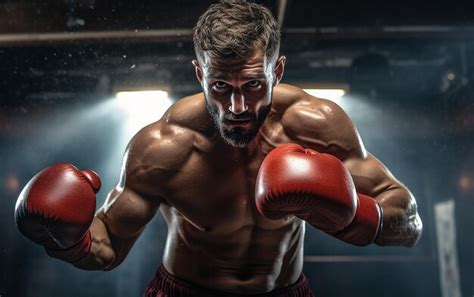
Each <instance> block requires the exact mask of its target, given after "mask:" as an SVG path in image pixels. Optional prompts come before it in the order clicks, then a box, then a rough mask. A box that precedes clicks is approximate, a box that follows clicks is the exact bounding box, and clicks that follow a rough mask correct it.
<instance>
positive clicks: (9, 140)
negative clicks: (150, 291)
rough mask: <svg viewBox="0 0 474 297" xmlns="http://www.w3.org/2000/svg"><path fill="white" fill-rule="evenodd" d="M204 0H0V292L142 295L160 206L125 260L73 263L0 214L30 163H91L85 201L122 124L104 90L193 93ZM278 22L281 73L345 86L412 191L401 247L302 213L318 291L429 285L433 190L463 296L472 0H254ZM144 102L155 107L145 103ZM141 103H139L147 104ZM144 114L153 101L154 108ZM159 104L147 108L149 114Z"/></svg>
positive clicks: (404, 290)
mask: <svg viewBox="0 0 474 297" xmlns="http://www.w3.org/2000/svg"><path fill="white" fill-rule="evenodd" d="M213 2H214V1H192V0H187V1H151V0H150V1H145V0H141V1H122V0H120V1H100V0H76V1H73V0H70V1H52V0H47V1H36V0H24V1H23V0H22V1H5V0H3V1H0V69H1V71H0V166H1V168H2V170H1V171H0V190H1V192H0V193H1V195H0V203H1V204H0V206H1V207H0V231H1V236H0V238H1V239H0V296H1V297H10V296H71V297H72V296H140V295H141V294H142V293H143V288H144V287H145V286H146V284H147V282H148V281H149V280H150V279H151V278H152V276H153V273H154V270H155V269H156V267H157V266H158V265H159V263H160V261H161V257H162V251H163V246H164V240H165V238H166V227H165V224H164V221H163V219H162V218H161V216H160V215H158V216H157V217H156V218H155V219H154V220H153V221H152V222H151V223H150V224H149V225H148V227H147V229H146V231H145V232H144V234H143V235H142V236H141V238H140V239H139V240H138V242H137V243H136V244H135V246H134V248H133V249H132V251H131V253H130V254H129V256H128V258H127V259H126V260H125V261H124V263H123V264H122V265H121V266H119V267H118V268H116V269H115V270H113V271H110V272H90V271H81V270H78V269H76V268H74V267H73V266H71V265H69V264H67V263H63V262H60V261H58V260H56V259H51V258H49V257H47V255H46V254H45V253H44V251H43V250H42V248H41V247H40V246H37V245H35V244H33V243H32V242H30V241H28V240H27V239H26V238H24V237H23V236H21V234H20V233H19V231H18V230H17V228H16V226H15V223H14V220H13V210H14V206H15V201H16V198H17V197H18V194H19V193H20V191H21V188H22V187H23V186H24V185H25V184H26V182H27V181H28V180H29V179H30V178H31V177H32V176H33V175H34V174H35V173H36V172H38V171H39V170H41V169H42V168H44V167H45V166H48V165H49V164H52V163H56V162H71V163H73V164H75V165H76V166H78V167H80V168H91V169H93V170H95V171H97V172H98V173H99V174H100V175H101V177H102V181H103V190H102V191H101V192H100V193H99V194H98V205H101V204H102V203H103V201H104V199H105V194H106V192H107V191H108V190H109V189H111V188H112V187H113V186H114V185H115V183H116V181H117V180H118V174H119V171H120V164H121V157H122V154H123V151H124V148H125V145H126V143H127V141H128V140H129V138H130V137H131V136H132V134H131V132H130V130H129V129H127V127H126V124H125V122H126V118H127V117H128V116H129V115H128V114H127V111H124V110H123V109H119V108H117V107H116V106H115V105H114V104H113V102H114V101H113V100H114V99H113V98H114V96H115V93H116V91H118V90H125V89H140V88H145V89H146V88H151V87H153V88H162V87H165V88H166V89H167V90H168V91H169V95H170V98H171V99H172V100H178V99H179V98H181V97H182V96H185V95H189V94H192V93H195V92H199V91H200V89H199V87H200V86H199V85H198V84H197V82H196V80H195V77H194V73H193V69H192V65H191V63H190V61H191V60H192V59H193V57H194V52H193V47H192V40H191V29H192V27H193V25H194V23H195V22H196V20H197V18H198V16H199V15H200V14H201V13H202V12H204V10H205V9H206V8H207V7H208V5H209V4H210V3H213ZM257 2H259V3H263V4H264V5H266V6H267V7H270V8H271V9H272V11H273V12H274V13H275V15H276V16H277V18H278V20H279V22H280V24H281V25H282V32H283V34H282V48H281V53H282V54H284V55H286V56H287V68H286V72H285V77H284V79H283V82H285V83H292V84H296V85H299V86H302V87H316V86H320V87H321V86H322V87H330V86H333V87H337V86H345V87H348V88H349V89H350V92H349V94H348V95H347V96H345V97H344V98H343V99H342V101H341V103H340V104H341V106H342V107H343V108H344V109H345V110H346V112H347V113H348V114H349V115H350V116H351V118H352V119H353V121H354V122H355V124H356V125H357V127H358V129H359V132H360V134H361V136H362V138H363V139H364V142H365V145H366V147H367V149H368V150H369V151H370V152H372V153H373V154H375V155H376V156H377V157H378V158H379V159H381V160H382V161H383V162H384V163H385V164H386V165H387V167H388V168H390V170H391V171H392V173H393V174H394V175H395V176H396V177H398V178H399V179H400V180H401V181H402V182H404V183H405V184H406V185H407V186H408V187H409V188H410V190H411V191H412V192H413V194H414V195H415V197H416V198H417V202H418V207H419V213H420V215H421V218H422V220H423V223H424V232H423V235H422V237H421V239H420V241H419V242H418V244H417V245H416V246H415V247H413V248H402V247H378V246H375V245H374V246H369V247H364V248H360V247H354V246H351V245H348V244H345V243H343V242H340V241H338V240H336V239H333V238H331V237H329V236H327V235H325V234H323V233H321V232H319V231H317V230H314V229H312V228H307V235H306V245H305V255H306V258H305V267H304V270H305V273H306V275H307V276H308V278H309V279H310V281H311V286H312V288H313V290H314V291H315V292H316V294H317V295H318V296H326V297H336V296H406V297H411V296H413V297H414V296H422V297H434V296H441V288H440V286H441V285H440V281H439V262H438V247H437V237H436V231H435V217H434V205H435V204H436V203H439V202H443V201H447V200H453V201H454V202H455V204H456V210H455V215H456V217H455V222H456V228H457V233H456V236H457V256H458V262H459V272H460V279H461V287H462V294H463V296H464V297H470V296H473V295H474V282H473V281H474V257H473V252H472V251H474V236H473V231H472V228H473V227H472V226H473V215H474V146H473V132H474V114H473V112H474V101H473V99H474V98H473V97H474V81H473V79H474V77H473V70H474V69H473V67H474V55H473V54H474V39H473V36H474V9H473V7H471V5H470V3H469V2H468V1H465V2H463V1H458V2H453V1H449V2H448V1H446V2H443V1H441V2H431V1H430V2H428V1H425V2H413V1H412V2H410V3H408V2H407V3H404V2H400V1H384V2H382V1H379V2H373V3H371V2H364V3H359V2H356V1H257ZM151 111H152V112H153V110H151ZM148 112H150V110H148ZM152 116H153V113H152ZM159 117H160V113H159V112H158V111H157V112H156V116H155V119H159Z"/></svg>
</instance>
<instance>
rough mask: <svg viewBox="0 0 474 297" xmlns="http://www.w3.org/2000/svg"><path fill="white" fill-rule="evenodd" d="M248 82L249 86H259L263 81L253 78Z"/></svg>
mask: <svg viewBox="0 0 474 297" xmlns="http://www.w3.org/2000/svg"><path fill="white" fill-rule="evenodd" d="M247 84H248V86H249V87H252V88H255V87H259V86H260V84H261V83H260V81H259V80H251V81H249V82H248V83H247Z"/></svg>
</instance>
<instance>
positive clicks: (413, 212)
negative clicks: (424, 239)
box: [375, 186, 423, 247]
mask: <svg viewBox="0 0 474 297" xmlns="http://www.w3.org/2000/svg"><path fill="white" fill-rule="evenodd" d="M376 199H377V202H378V203H379V205H380V206H381V207H382V209H383V214H384V215H383V228H382V230H381V232H380V234H379V236H378V237H377V239H376V241H375V243H376V244H377V245H381V246H384V245H402V246H407V247H411V246H414V245H415V244H416V243H417V241H418V239H419V238H420V236H421V233H422V230H423V223H422V221H421V219H420V216H419V215H418V212H417V206H416V201H415V198H414V197H413V195H412V194H411V193H410V192H409V191H408V190H407V189H406V188H404V187H403V186H397V187H392V188H390V189H387V190H386V191H384V192H383V193H381V194H380V195H378V196H377V197H376Z"/></svg>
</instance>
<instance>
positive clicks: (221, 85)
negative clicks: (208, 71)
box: [214, 81, 228, 89]
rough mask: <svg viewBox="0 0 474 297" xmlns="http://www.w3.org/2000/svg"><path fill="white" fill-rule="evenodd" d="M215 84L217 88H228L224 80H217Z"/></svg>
mask: <svg viewBox="0 0 474 297" xmlns="http://www.w3.org/2000/svg"><path fill="white" fill-rule="evenodd" d="M214 86H215V87H216V88H217V89H224V88H227V86H228V85H227V84H226V83H225V82H222V81H217V82H216V83H215V84H214Z"/></svg>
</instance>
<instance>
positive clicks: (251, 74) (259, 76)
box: [209, 72, 265, 80]
mask: <svg viewBox="0 0 474 297" xmlns="http://www.w3.org/2000/svg"><path fill="white" fill-rule="evenodd" d="M209 78H211V79H227V78H229V74H228V73H224V72H217V73H210V74H209ZM242 78H244V79H247V80H251V79H262V78H265V73H264V72H249V73H245V74H243V75H242Z"/></svg>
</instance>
